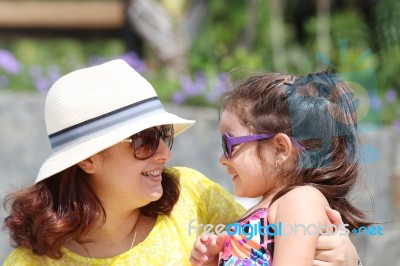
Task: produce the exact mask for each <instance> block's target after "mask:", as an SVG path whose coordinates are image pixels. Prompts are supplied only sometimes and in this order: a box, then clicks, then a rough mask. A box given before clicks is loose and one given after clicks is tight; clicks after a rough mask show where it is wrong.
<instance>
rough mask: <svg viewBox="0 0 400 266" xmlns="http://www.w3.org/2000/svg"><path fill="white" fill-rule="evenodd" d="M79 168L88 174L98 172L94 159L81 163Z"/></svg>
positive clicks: (90, 158)
mask: <svg viewBox="0 0 400 266" xmlns="http://www.w3.org/2000/svg"><path fill="white" fill-rule="evenodd" d="M78 166H79V167H80V168H81V169H82V170H83V171H84V172H85V173H87V174H93V173H94V172H95V171H96V167H95V163H94V160H93V158H92V157H89V158H87V159H85V160H83V161H81V162H79V163H78Z"/></svg>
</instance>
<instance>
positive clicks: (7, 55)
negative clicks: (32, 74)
mask: <svg viewBox="0 0 400 266" xmlns="http://www.w3.org/2000/svg"><path fill="white" fill-rule="evenodd" d="M0 67H1V68H3V69H4V71H6V72H7V73H9V74H12V75H16V74H18V73H19V72H20V71H21V63H20V62H19V61H18V60H17V59H16V58H15V56H14V55H13V54H12V53H11V52H10V51H8V50H5V49H0Z"/></svg>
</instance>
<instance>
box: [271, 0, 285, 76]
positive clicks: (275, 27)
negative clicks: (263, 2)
mask: <svg viewBox="0 0 400 266" xmlns="http://www.w3.org/2000/svg"><path fill="white" fill-rule="evenodd" d="M284 6H285V2H284V0H271V1H270V8H269V11H270V18H271V23H270V26H271V28H270V32H271V45H272V55H271V56H272V62H273V66H274V71H279V72H286V62H287V59H286V51H285V22H284V20H283V9H284Z"/></svg>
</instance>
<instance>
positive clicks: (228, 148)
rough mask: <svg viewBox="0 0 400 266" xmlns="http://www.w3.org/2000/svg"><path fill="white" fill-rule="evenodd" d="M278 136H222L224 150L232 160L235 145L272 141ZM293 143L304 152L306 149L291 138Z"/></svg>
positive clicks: (226, 155) (226, 134)
mask: <svg viewBox="0 0 400 266" xmlns="http://www.w3.org/2000/svg"><path fill="white" fill-rule="evenodd" d="M275 135H276V134H255V135H247V136H240V137H231V136H229V135H228V133H225V134H223V135H222V150H223V152H224V155H225V157H226V158H232V148H233V146H235V145H238V144H242V143H246V142H251V141H257V140H263V139H270V138H273V137H275ZM290 139H291V140H292V141H293V143H294V144H295V145H296V146H297V147H298V148H299V149H300V150H302V151H304V150H305V149H306V148H305V147H304V145H303V144H301V143H300V142H299V141H298V140H297V139H294V138H292V137H290Z"/></svg>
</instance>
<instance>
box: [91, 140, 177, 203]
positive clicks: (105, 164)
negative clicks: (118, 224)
mask: <svg viewBox="0 0 400 266" xmlns="http://www.w3.org/2000/svg"><path fill="white" fill-rule="evenodd" d="M170 157H171V151H170V149H169V148H168V147H167V145H166V144H165V142H164V141H163V140H162V139H160V144H159V146H158V148H157V151H156V152H155V154H154V155H153V156H151V157H150V158H148V159H145V160H139V159H136V158H135V157H134V156H133V153H132V148H131V144H130V143H128V142H122V143H118V144H116V145H114V146H112V147H110V148H108V149H107V150H105V151H104V152H101V153H99V154H96V155H95V156H93V161H94V162H95V163H96V172H95V173H93V174H92V177H91V182H92V185H93V188H94V190H95V191H96V194H97V195H98V196H99V198H100V200H101V201H102V203H104V204H105V205H106V204H107V203H108V204H111V206H113V207H118V208H121V207H125V208H126V209H127V210H132V209H134V208H139V207H142V206H145V205H147V204H149V203H150V202H152V201H156V200H158V199H160V198H161V196H162V194H163V188H162V186H161V180H162V177H161V173H162V170H163V168H164V165H165V163H166V162H168V160H169V159H170Z"/></svg>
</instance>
